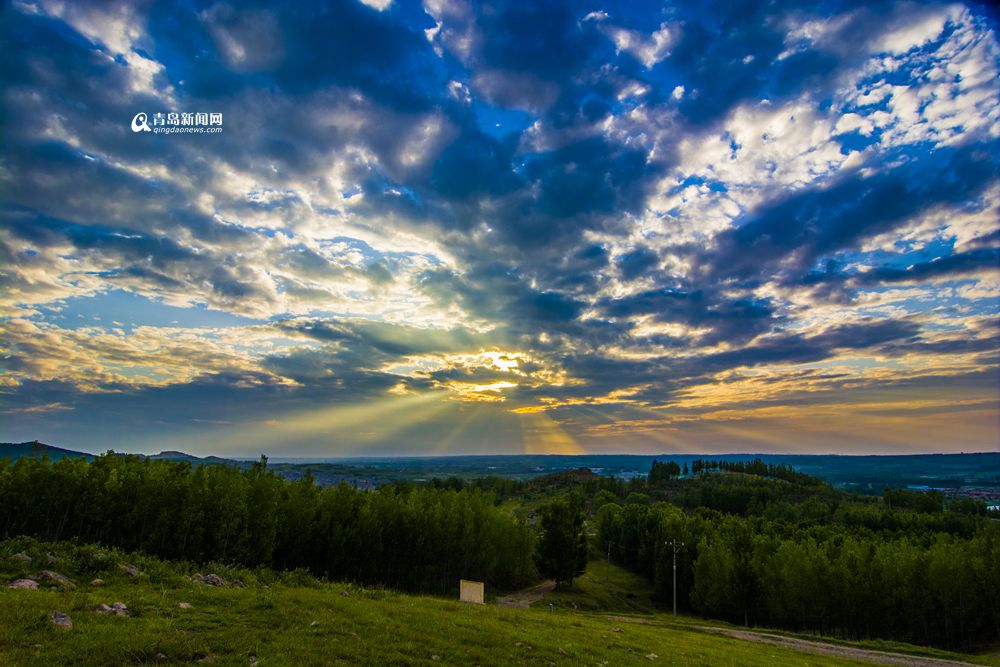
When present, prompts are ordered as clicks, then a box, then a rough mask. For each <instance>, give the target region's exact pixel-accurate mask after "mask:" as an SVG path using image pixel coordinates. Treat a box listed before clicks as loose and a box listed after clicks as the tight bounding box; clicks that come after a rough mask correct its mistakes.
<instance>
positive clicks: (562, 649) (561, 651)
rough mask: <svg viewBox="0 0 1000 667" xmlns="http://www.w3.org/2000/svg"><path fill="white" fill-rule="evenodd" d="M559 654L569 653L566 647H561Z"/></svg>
mask: <svg viewBox="0 0 1000 667" xmlns="http://www.w3.org/2000/svg"><path fill="white" fill-rule="evenodd" d="M559 655H567V653H566V649H564V648H562V647H559Z"/></svg>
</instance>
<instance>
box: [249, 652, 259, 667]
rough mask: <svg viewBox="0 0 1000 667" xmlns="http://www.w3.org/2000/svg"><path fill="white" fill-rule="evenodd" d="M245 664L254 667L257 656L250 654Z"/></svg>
mask: <svg viewBox="0 0 1000 667" xmlns="http://www.w3.org/2000/svg"><path fill="white" fill-rule="evenodd" d="M247 662H249V663H250V664H251V665H256V664H257V656H256V655H254V654H253V653H251V654H250V655H249V656H247Z"/></svg>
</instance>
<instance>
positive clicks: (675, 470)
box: [648, 461, 681, 486]
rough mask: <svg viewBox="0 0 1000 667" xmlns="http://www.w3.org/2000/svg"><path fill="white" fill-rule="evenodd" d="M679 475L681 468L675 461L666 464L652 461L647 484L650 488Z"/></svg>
mask: <svg viewBox="0 0 1000 667" xmlns="http://www.w3.org/2000/svg"><path fill="white" fill-rule="evenodd" d="M680 474H681V467H680V466H679V465H677V463H676V462H675V461H667V462H666V463H660V462H659V461H653V465H652V466H651V467H650V469H649V477H648V479H649V484H650V485H651V486H652V485H654V484H659V483H660V482H665V481H667V480H670V479H673V478H675V477H679V476H680Z"/></svg>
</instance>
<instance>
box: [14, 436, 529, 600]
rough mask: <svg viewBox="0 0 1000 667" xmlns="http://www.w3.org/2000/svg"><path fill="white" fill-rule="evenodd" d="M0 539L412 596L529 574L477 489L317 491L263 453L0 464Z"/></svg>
mask: <svg viewBox="0 0 1000 667" xmlns="http://www.w3.org/2000/svg"><path fill="white" fill-rule="evenodd" d="M0 534H2V535H3V536H5V537H12V536H16V535H32V536H36V537H39V538H42V539H47V540H65V539H77V540H80V541H83V542H98V543H101V544H105V545H108V546H114V547H119V548H122V549H126V550H140V551H143V552H145V553H149V554H151V555H156V556H159V557H161V558H166V559H174V560H187V561H194V562H200V563H204V562H209V561H219V562H225V563H233V564H240V565H244V566H248V567H259V566H266V567H271V568H275V569H279V570H291V569H295V568H306V569H308V570H309V571H310V572H312V573H313V574H315V575H316V576H321V577H328V578H331V579H337V580H342V581H354V582H358V583H363V584H377V585H385V586H389V587H393V588H397V589H400V590H406V591H413V592H438V593H450V592H453V589H454V588H455V586H456V585H457V580H458V579H459V578H466V579H475V580H479V581H485V582H487V583H488V584H490V585H491V586H492V587H495V588H496V589H499V590H510V589H515V588H518V587H521V586H525V585H527V584H530V583H532V582H533V581H534V580H536V579H537V571H536V567H535V564H534V559H533V556H534V550H535V535H534V531H533V530H532V529H531V528H530V527H529V526H527V525H525V524H524V523H523V522H522V521H518V520H517V519H515V518H514V517H512V516H510V515H509V514H508V513H506V512H504V511H502V510H501V509H499V508H497V507H496V506H495V502H494V497H493V495H492V494H489V493H485V492H482V491H480V490H477V489H462V490H455V489H453V488H433V487H429V486H428V487H414V486H400V487H395V486H391V487H386V488H384V489H380V490H377V491H360V490H357V489H354V488H351V487H349V486H347V485H346V484H341V485H340V486H336V487H326V488H323V487H320V486H319V485H317V484H315V483H314V481H313V479H312V478H311V476H309V475H306V476H305V477H304V478H302V479H299V480H296V481H288V480H285V479H284V478H283V477H281V476H279V475H276V474H274V473H273V472H272V471H270V470H268V468H267V465H266V459H265V458H264V457H261V461H260V462H258V463H257V464H255V465H253V466H251V467H249V468H247V469H244V470H239V469H236V468H234V467H229V466H223V465H218V466H214V465H213V466H197V467H192V466H191V465H190V464H188V463H186V462H172V461H158V460H148V459H142V458H139V457H135V456H117V455H113V454H106V455H104V456H100V457H98V458H97V459H95V460H94V461H93V462H92V463H87V462H86V461H84V460H80V459H77V460H70V459H63V460H60V461H54V462H53V461H49V460H47V459H29V458H22V459H18V460H16V461H14V462H7V461H0Z"/></svg>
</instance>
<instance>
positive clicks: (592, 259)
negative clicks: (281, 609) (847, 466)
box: [0, 0, 1000, 457]
mask: <svg viewBox="0 0 1000 667" xmlns="http://www.w3.org/2000/svg"><path fill="white" fill-rule="evenodd" d="M0 12H2V18H0V40H2V41H0V51H2V52H3V54H4V56H3V58H2V59H0V96H2V103H0V318H2V319H0V441H9V442H19V441H24V440H34V439H39V440H42V441H43V442H48V443H50V444H56V445H60V446H64V447H69V448H75V449H81V450H86V451H93V452H101V451H106V450H108V449H115V450H116V451H131V452H157V451H160V450H165V449H181V450H184V451H187V452H190V453H193V454H200V455H205V454H220V455H232V456H237V455H244V456H255V455H256V454H258V453H261V452H264V453H267V454H268V455H271V456H303V457H327V456H328V457H334V456H337V457H339V456H372V455H442V454H477V453H511V454H517V453H532V454H535V453H559V454H572V453H603V452H606V453H626V452H630V453H631V452H634V453H671V452H677V453H681V452H684V453H721V452H769V453H786V452H787V453H841V454H858V453H911V452H931V451H949V452H957V451H998V448H1000V445H998V443H1000V169H998V166H1000V164H998V163H1000V150H998V149H1000V80H998V74H1000V46H998V36H997V21H998V16H997V14H996V13H995V11H994V10H991V9H988V8H986V7H985V6H981V5H976V4H962V3H938V2H848V1H843V2H841V1H838V0H821V1H818V2H813V1H811V0H795V1H790V2H778V3H775V2H741V1H738V0H737V1H728V0H727V1H722V0H720V1H718V2H680V1H678V2H676V3H669V2H667V3H662V4H661V3H645V2H638V3H637V2H593V1H591V0H580V1H578V0H572V1H570V0H565V1H564V2H530V3H529V2H523V1H521V0H501V1H498V2H481V3H472V4H468V3H465V2H459V1H453V0H425V2H423V4H420V3H418V2H403V1H401V0H366V1H365V2H358V1H357V0H346V1H344V2H335V1H331V2H307V1H303V2H295V3H273V4H261V3H254V2H238V3H237V2H232V3H226V2H209V3H200V2H194V1H178V2H134V3H126V4H120V5H116V4H114V3H112V2H104V1H102V2H95V3H92V4H91V3H86V2H57V1H50V0H35V1H28V0H11V2H6V3H3V7H2V9H0ZM202 114H204V116H202ZM165 129H167V130H174V132H172V133H167V132H164V131H163V130H165ZM177 130H185V131H184V132H181V131H177ZM187 130H192V131H190V132H189V131H187Z"/></svg>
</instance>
